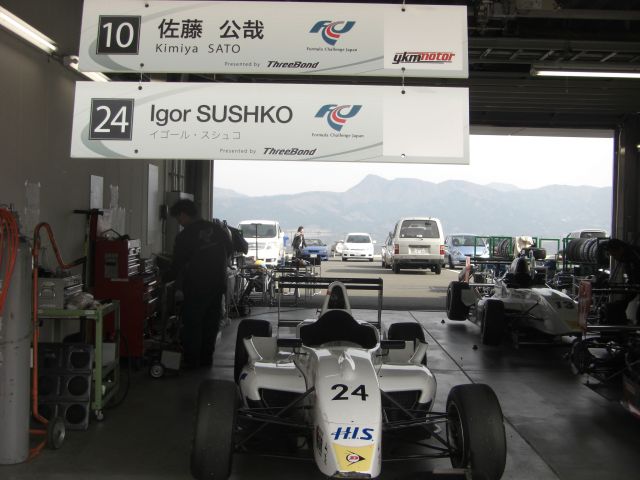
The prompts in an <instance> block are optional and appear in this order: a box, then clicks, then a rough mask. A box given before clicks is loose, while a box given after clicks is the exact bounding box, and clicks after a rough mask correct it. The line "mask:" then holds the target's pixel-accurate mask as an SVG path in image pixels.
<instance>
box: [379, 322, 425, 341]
mask: <svg viewBox="0 0 640 480" xmlns="http://www.w3.org/2000/svg"><path fill="white" fill-rule="evenodd" d="M387 338H388V339H389V340H404V341H413V340H415V339H416V338H417V339H418V340H420V341H421V342H426V339H425V338H424V330H423V329H422V326H421V325H420V324H419V323H416V322H399V323H393V324H391V326H390V327H389V331H388V332H387Z"/></svg>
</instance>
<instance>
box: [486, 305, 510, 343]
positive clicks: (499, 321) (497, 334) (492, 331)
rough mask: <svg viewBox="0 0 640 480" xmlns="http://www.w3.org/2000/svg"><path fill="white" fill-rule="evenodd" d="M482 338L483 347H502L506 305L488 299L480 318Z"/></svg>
mask: <svg viewBox="0 0 640 480" xmlns="http://www.w3.org/2000/svg"><path fill="white" fill-rule="evenodd" d="M480 329H481V331H480V337H481V340H482V344H483V345H494V346H495V345H500V344H501V343H502V337H503V335H504V329H505V321H504V303H502V302H501V301H500V300H496V299H488V300H487V301H486V302H485V304H484V308H483V309H482V313H481V318H480Z"/></svg>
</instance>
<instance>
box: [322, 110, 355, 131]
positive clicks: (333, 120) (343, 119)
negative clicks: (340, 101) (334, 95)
mask: <svg viewBox="0 0 640 480" xmlns="http://www.w3.org/2000/svg"><path fill="white" fill-rule="evenodd" d="M361 108H362V105H336V104H328V105H323V106H322V107H320V110H318V113H316V115H315V117H316V118H323V117H327V123H328V124H329V126H330V127H331V128H333V129H334V130H335V131H336V132H339V131H340V130H342V127H344V125H345V123H347V119H349V118H353V117H355V116H356V115H357V114H358V112H359V111H360V109H361Z"/></svg>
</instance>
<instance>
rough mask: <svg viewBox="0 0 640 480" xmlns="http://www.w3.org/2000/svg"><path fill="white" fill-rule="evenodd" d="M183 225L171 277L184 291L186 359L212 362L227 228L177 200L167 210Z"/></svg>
mask: <svg viewBox="0 0 640 480" xmlns="http://www.w3.org/2000/svg"><path fill="white" fill-rule="evenodd" d="M169 213H170V214H171V216H172V217H175V218H176V220H177V221H178V223H179V224H180V225H181V226H182V227H183V230H182V231H181V232H180V233H178V235H177V236H176V239H175V244H174V248H173V259H172V268H171V272H170V279H175V280H176V289H177V290H181V291H182V292H183V295H184V300H183V303H182V333H181V340H182V348H183V365H184V367H186V368H197V367H206V366H211V365H212V363H213V351H214V349H215V341H216V336H217V335H218V329H219V327H220V320H221V312H222V296H223V294H224V292H225V291H226V282H227V264H228V255H230V254H231V253H232V248H233V247H232V242H231V235H230V233H229V230H228V229H227V228H226V227H225V226H224V225H223V224H221V223H220V222H209V221H206V220H203V219H202V218H200V216H199V214H198V208H197V207H196V204H195V203H194V202H192V201H191V200H186V199H184V200H178V201H177V202H176V203H175V204H174V205H173V206H172V207H171V209H170V210H169Z"/></svg>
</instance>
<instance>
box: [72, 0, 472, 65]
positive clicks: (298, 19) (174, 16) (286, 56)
mask: <svg viewBox="0 0 640 480" xmlns="http://www.w3.org/2000/svg"><path fill="white" fill-rule="evenodd" d="M79 67H80V69H81V70H84V71H100V72H161V73H162V72H165V73H166V72H178V73H182V72H192V73H245V74H258V73H262V74H313V75H369V76H400V75H402V74H403V73H404V75H405V76H408V77H411V76H417V77H440V78H445V77H451V78H467V76H468V60H467V9H466V7H465V6H434V5H406V6H405V7H404V8H403V6H402V5H399V4H397V5H382V4H366V5H365V4H353V3H300V2H204V1H175V0H174V1H169V0H155V1H152V0H147V1H143V0H110V1H108V2H105V1H104V0H85V2H84V10H83V15H82V33H81V38H80V60H79ZM403 69H404V70H403Z"/></svg>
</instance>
